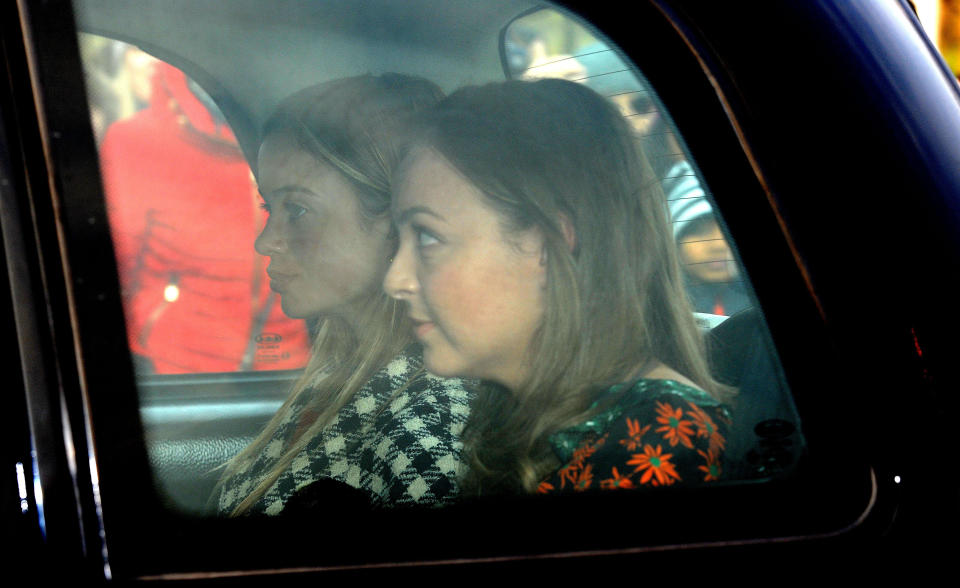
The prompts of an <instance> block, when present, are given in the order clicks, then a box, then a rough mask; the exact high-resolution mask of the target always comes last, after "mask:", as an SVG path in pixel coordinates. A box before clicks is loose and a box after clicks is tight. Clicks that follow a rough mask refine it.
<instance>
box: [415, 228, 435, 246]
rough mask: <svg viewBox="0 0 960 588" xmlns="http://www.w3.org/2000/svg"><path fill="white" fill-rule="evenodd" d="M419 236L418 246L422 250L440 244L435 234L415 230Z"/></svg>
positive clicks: (423, 230)
mask: <svg viewBox="0 0 960 588" xmlns="http://www.w3.org/2000/svg"><path fill="white" fill-rule="evenodd" d="M414 230H415V231H416V234H417V246H418V247H420V248H423V247H429V246H430V245H436V244H437V243H439V242H440V239H438V238H437V237H436V236H435V235H434V234H433V233H431V232H430V231H427V230H425V229H420V228H418V229H414Z"/></svg>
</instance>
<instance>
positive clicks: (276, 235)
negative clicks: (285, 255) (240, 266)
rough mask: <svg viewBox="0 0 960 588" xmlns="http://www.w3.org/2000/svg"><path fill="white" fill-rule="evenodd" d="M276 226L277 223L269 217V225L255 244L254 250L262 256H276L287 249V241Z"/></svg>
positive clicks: (261, 232)
mask: <svg viewBox="0 0 960 588" xmlns="http://www.w3.org/2000/svg"><path fill="white" fill-rule="evenodd" d="M276 225H277V223H276V221H275V220H274V219H273V218H270V217H268V218H267V224H266V225H264V227H263V230H262V231H260V234H259V235H258V236H257V240H256V241H254V242H253V248H254V249H256V250H257V253H259V254H260V255H267V256H270V255H276V254H277V253H280V252H281V251H283V250H284V248H285V247H286V239H284V238H283V235H282V231H280V230H279V228H278V227H277V226H276Z"/></svg>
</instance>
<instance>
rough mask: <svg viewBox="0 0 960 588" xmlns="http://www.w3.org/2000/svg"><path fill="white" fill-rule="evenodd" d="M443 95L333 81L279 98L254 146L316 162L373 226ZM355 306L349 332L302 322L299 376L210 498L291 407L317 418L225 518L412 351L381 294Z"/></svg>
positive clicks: (380, 80) (252, 499)
mask: <svg viewBox="0 0 960 588" xmlns="http://www.w3.org/2000/svg"><path fill="white" fill-rule="evenodd" d="M442 97H443V93H442V91H441V90H440V88H439V87H437V86H436V85H435V84H433V83H432V82H429V81H427V80H424V79H422V78H416V77H411V76H405V75H400V74H383V75H380V76H372V75H364V76H358V77H351V78H344V79H339V80H334V81H331V82H327V83H323V84H319V85H316V86H311V87H309V88H306V89H304V90H301V91H299V92H297V93H296V94H293V95H292V96H290V97H288V98H287V99H285V100H284V101H283V102H282V103H281V104H280V106H279V107H278V108H277V110H276V111H275V112H274V113H273V114H272V116H271V117H270V119H269V120H268V121H267V123H266V124H265V125H264V129H263V132H262V135H261V138H262V139H266V138H267V137H269V136H271V135H275V134H283V135H286V136H289V137H293V138H294V139H295V140H296V141H297V144H298V145H299V147H300V148H301V149H303V150H304V151H305V152H307V153H309V154H311V155H312V156H313V157H314V158H315V159H316V160H317V161H319V162H322V163H324V164H326V165H329V166H331V167H333V168H334V169H336V170H337V171H339V172H340V173H341V174H342V175H343V176H344V177H345V178H346V179H347V181H348V182H349V184H350V185H351V186H352V187H353V191H354V194H355V195H356V196H357V198H358V200H359V202H360V211H361V215H362V217H363V222H365V223H368V224H372V223H373V222H375V221H376V220H378V219H382V218H385V217H387V216H388V214H389V210H390V180H391V177H392V176H393V173H394V170H395V168H396V167H397V165H398V164H399V162H400V161H401V159H402V157H403V155H404V153H405V149H406V147H407V143H408V138H409V136H410V135H409V130H410V121H411V118H412V116H413V115H414V114H415V113H417V112H420V111H422V110H425V109H427V108H430V107H433V106H434V105H436V104H437V102H439V101H440V99H441V98H442ZM389 238H390V239H393V240H395V239H396V236H395V234H393V233H391V235H390V236H389ZM384 261H385V262H386V260H384ZM378 284H379V282H378ZM362 305H363V306H362V308H361V311H360V312H359V313H358V316H359V320H358V322H357V323H356V324H352V325H351V324H348V323H347V322H346V320H344V319H343V318H340V317H337V316H324V315H321V316H317V317H314V318H312V319H310V320H309V322H310V323H311V326H312V329H313V330H314V332H315V336H314V342H313V348H312V350H311V356H310V360H309V361H308V363H307V366H306V368H305V369H304V372H303V374H302V375H301V377H300V378H299V379H298V381H297V382H296V384H295V385H294V387H293V390H292V393H291V394H290V396H289V397H288V398H287V400H286V402H285V403H284V404H283V406H282V407H281V408H280V409H279V410H278V411H277V413H276V414H275V415H274V416H273V418H272V419H271V420H270V422H269V423H268V424H267V425H266V428H265V429H264V430H263V432H262V433H260V435H259V436H258V437H257V438H256V439H255V440H254V441H253V442H252V443H251V444H250V445H249V446H247V447H246V448H245V449H244V450H243V451H241V452H240V453H239V454H238V455H237V456H236V457H234V458H233V459H232V460H230V461H229V462H228V463H227V464H226V466H225V470H224V473H223V475H222V476H221V478H220V482H219V484H218V487H217V490H215V492H214V496H216V494H217V493H218V492H219V488H220V487H222V485H223V484H224V483H225V482H226V481H227V480H228V479H229V478H230V477H232V476H233V475H234V474H236V473H238V472H239V471H241V470H243V469H245V467H246V466H248V465H249V464H250V463H251V462H253V461H254V460H255V459H256V458H257V457H258V456H259V455H260V454H261V453H262V452H263V451H264V450H265V448H266V445H267V444H268V443H269V442H270V441H271V439H272V438H273V436H274V435H275V434H276V432H277V429H278V428H279V427H280V425H281V424H282V423H284V422H285V421H286V420H288V418H289V417H290V414H291V411H293V410H295V408H294V407H297V406H299V407H301V408H300V409H299V410H301V411H303V412H306V411H310V412H311V413H314V414H317V418H316V419H315V420H314V421H313V422H312V423H311V424H310V425H309V426H308V427H307V428H306V430H305V431H304V432H303V433H301V434H300V435H299V437H297V438H296V439H294V440H292V442H291V441H290V440H288V444H287V446H285V447H284V449H283V453H282V455H281V456H280V457H279V459H277V461H276V462H275V464H274V465H273V467H272V468H271V470H270V471H269V472H268V473H267V475H266V477H265V478H264V479H263V481H262V482H260V483H259V484H258V485H257V486H256V488H254V489H253V490H252V491H251V492H250V494H249V495H247V497H246V498H245V499H244V500H242V501H241V502H240V503H239V504H238V505H237V507H236V508H235V509H234V510H233V512H231V513H230V514H231V515H232V516H236V515H239V514H243V513H244V512H247V511H248V510H249V509H250V508H251V507H252V506H253V505H254V504H256V502H257V501H258V500H259V499H260V498H261V497H262V496H263V494H264V493H265V492H266V491H267V489H269V488H270V486H271V485H272V484H273V483H274V482H275V481H276V480H277V478H279V477H280V475H281V474H282V473H283V472H284V471H285V470H286V469H287V468H288V467H289V466H290V463H291V462H292V461H293V459H294V458H295V457H296V456H297V454H298V453H300V451H302V450H303V448H304V447H305V446H306V445H307V444H308V443H309V442H310V441H311V439H313V438H315V437H316V436H317V435H319V434H320V432H321V431H322V430H323V429H324V428H325V427H326V426H327V425H328V424H329V423H330V422H331V421H332V420H333V419H334V417H335V416H336V415H337V413H338V412H339V411H340V409H341V408H343V407H344V406H345V405H346V404H347V403H348V402H349V401H350V400H351V399H352V398H353V396H354V395H355V394H356V393H357V392H358V391H359V390H360V389H361V388H362V387H363V386H364V384H366V383H367V381H368V380H369V379H370V378H371V377H372V376H373V375H374V374H375V373H376V372H377V371H378V370H380V369H381V368H382V367H383V366H384V365H386V364H387V362H389V361H390V360H391V359H392V358H393V357H394V356H396V355H397V354H398V353H399V352H400V351H401V350H402V349H403V348H404V347H405V346H406V345H408V344H409V343H410V326H409V325H408V324H407V322H406V315H405V313H404V310H403V309H402V308H401V307H400V306H399V305H398V304H397V302H396V301H394V300H393V299H391V298H389V297H388V296H386V295H385V294H384V293H383V292H382V291H381V289H380V288H379V287H377V288H375V289H374V290H372V291H371V292H370V296H369V297H368V298H367V299H366V300H364V301H363V302H362ZM304 394H309V395H310V397H309V399H307V401H306V402H305V403H303V402H300V400H301V397H302V395H304Z"/></svg>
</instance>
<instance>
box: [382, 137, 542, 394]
mask: <svg viewBox="0 0 960 588" xmlns="http://www.w3.org/2000/svg"><path fill="white" fill-rule="evenodd" d="M404 169H405V170H406V171H405V173H403V174H402V176H401V177H400V179H399V181H398V183H397V185H396V190H395V192H394V203H393V207H394V210H393V216H394V221H395V223H396V224H397V227H398V230H399V235H400V246H399V249H398V251H397V254H396V257H395V258H394V261H393V263H392V264H391V266H390V269H389V270H388V271H387V275H386V278H385V279H384V289H385V290H386V292H387V294H389V295H391V296H393V297H394V298H396V299H398V300H403V301H406V302H407V303H408V304H409V306H410V316H411V317H412V318H413V320H414V325H415V327H414V334H415V335H416V337H417V339H419V340H420V342H421V343H423V349H424V361H425V363H426V366H427V368H428V369H429V370H430V371H432V372H434V373H436V374H438V375H441V376H466V377H474V378H483V379H488V380H493V381H496V382H499V383H501V384H504V385H506V386H507V387H516V386H518V385H519V384H520V383H522V381H523V378H524V377H525V375H526V370H527V362H526V357H527V349H528V347H529V345H530V342H531V340H532V339H533V336H534V333H535V332H536V330H537V328H538V327H539V326H540V323H541V321H542V319H543V309H544V288H545V282H546V267H545V264H544V263H543V261H542V253H541V252H542V250H543V239H542V237H541V236H540V233H539V231H537V230H528V231H522V232H519V233H511V234H510V235H505V234H504V231H503V229H502V224H503V223H502V220H501V218H500V216H499V214H498V213H496V212H495V211H494V210H493V209H491V208H490V207H489V206H488V205H487V203H486V200H485V197H484V196H483V194H481V193H480V191H479V190H478V189H477V188H476V187H474V186H473V184H471V183H470V182H468V181H467V180H466V179H464V178H463V176H461V175H460V173H459V172H457V171H456V170H455V169H454V168H453V167H452V166H451V165H450V164H448V163H447V162H446V160H444V159H443V158H442V157H440V156H438V155H436V154H435V153H433V152H432V151H429V150H420V151H418V152H416V153H415V154H414V155H413V156H412V159H408V160H407V161H406V162H405V166H404Z"/></svg>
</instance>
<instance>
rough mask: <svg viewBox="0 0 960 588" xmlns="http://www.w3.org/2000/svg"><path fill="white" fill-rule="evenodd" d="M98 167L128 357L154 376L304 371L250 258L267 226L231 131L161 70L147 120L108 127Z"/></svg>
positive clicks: (297, 336)
mask: <svg viewBox="0 0 960 588" xmlns="http://www.w3.org/2000/svg"><path fill="white" fill-rule="evenodd" d="M100 161H101V167H102V173H103V181H104V189H105V191H106V199H107V209H108V214H109V219H110V225H111V230H112V233H113V239H114V246H115V250H116V255H117V263H118V266H119V270H120V280H121V287H122V290H123V299H124V307H125V311H126V312H125V314H126V320H127V335H128V338H129V343H130V349H131V351H132V352H133V353H134V355H135V358H136V359H137V361H138V364H139V366H140V368H141V369H147V370H150V369H152V370H153V371H155V372H156V373H191V372H226V371H236V370H249V369H254V370H263V369H289V368H297V367H302V366H303V365H304V364H305V363H306V359H307V357H308V355H309V341H308V336H307V329H306V326H305V324H304V322H303V321H301V320H293V319H289V318H287V317H286V316H285V315H284V314H283V312H282V311H281V309H280V304H279V300H278V299H277V298H276V295H275V294H274V293H272V292H271V291H270V289H269V280H268V278H267V275H266V271H265V270H266V260H265V259H264V258H263V257H261V256H260V255H258V254H257V253H256V252H255V251H254V248H253V242H254V239H255V238H256V235H257V233H258V232H259V230H260V229H261V228H262V226H263V222H264V220H265V219H264V218H263V216H264V215H263V214H262V211H261V210H260V207H259V197H258V195H257V191H256V185H255V183H254V181H253V178H252V175H251V173H250V168H249V166H248V165H247V162H246V160H245V159H244V158H243V155H242V153H241V151H240V148H239V146H238V145H237V142H236V139H235V138H234V136H233V132H232V131H231V130H230V128H229V127H228V126H227V125H226V123H224V122H223V121H221V120H218V118H217V117H216V116H215V115H213V114H211V112H210V111H209V110H208V109H207V107H206V106H204V104H203V102H201V100H200V99H198V98H197V96H196V95H195V94H194V93H193V92H192V91H191V89H190V87H189V85H188V82H187V78H186V76H185V75H184V74H183V73H182V72H181V71H180V70H178V69H176V68H174V67H172V66H170V65H168V64H165V63H162V62H160V63H158V64H157V66H156V71H155V74H154V77H153V95H152V99H151V101H150V104H149V106H148V107H147V108H145V109H144V110H141V111H140V112H138V113H137V114H135V115H133V116H132V117H130V118H127V119H124V120H121V121H118V122H115V123H114V124H112V125H111V126H110V127H109V128H108V129H107V132H106V135H105V136H104V140H103V143H102V145H101V149H100Z"/></svg>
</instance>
